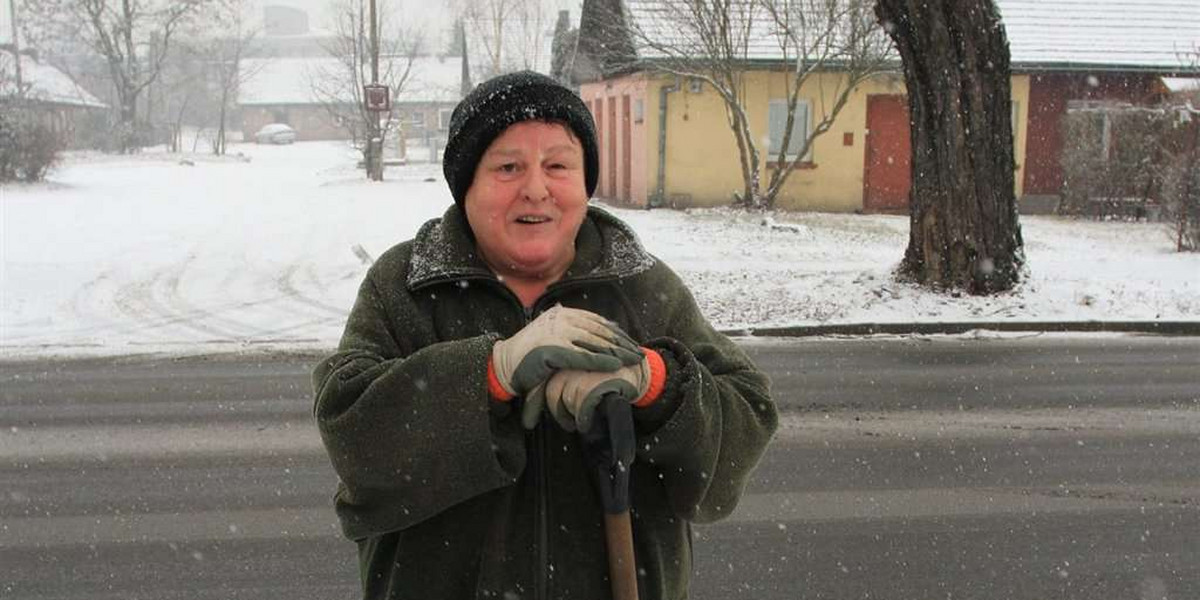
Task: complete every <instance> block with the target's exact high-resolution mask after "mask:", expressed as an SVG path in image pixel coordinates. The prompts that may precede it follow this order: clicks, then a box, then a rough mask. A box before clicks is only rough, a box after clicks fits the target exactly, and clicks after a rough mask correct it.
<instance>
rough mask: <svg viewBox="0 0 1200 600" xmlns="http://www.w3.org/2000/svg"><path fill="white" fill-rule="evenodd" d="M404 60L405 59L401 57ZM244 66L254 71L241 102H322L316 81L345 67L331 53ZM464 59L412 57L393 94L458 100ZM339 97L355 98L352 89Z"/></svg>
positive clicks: (403, 99) (405, 98) (404, 99)
mask: <svg viewBox="0 0 1200 600" xmlns="http://www.w3.org/2000/svg"><path fill="white" fill-rule="evenodd" d="M401 60H402V59H401ZM244 65H245V66H244V68H245V69H246V70H247V71H248V72H249V73H251V75H250V76H249V79H248V80H247V81H246V82H245V83H243V84H242V85H241V86H240V89H239V93H238V104H241V105H244V106H249V105H264V104H269V105H278V104H320V102H321V101H320V100H319V96H318V94H316V93H314V92H313V87H314V85H318V86H319V85H320V83H321V81H322V80H328V78H329V77H330V74H333V73H338V72H340V70H341V69H342V68H343V67H342V65H341V63H340V62H339V60H338V59H336V58H332V57H303V58H298V57H286V58H250V59H245V61H244ZM461 69H462V59H461V58H459V57H456V56H450V57H436V56H421V57H417V58H416V59H414V60H413V64H412V71H411V73H410V74H409V79H408V82H407V83H406V84H405V86H404V89H403V90H401V92H400V94H399V95H397V96H396V97H394V98H392V101H393V102H395V103H397V104H402V103H453V102H458V100H459V92H460V85H459V80H460V77H461ZM340 98H341V99H342V100H343V101H344V102H353V101H354V100H353V99H354V95H353V94H352V93H351V90H345V92H344V94H343V95H340Z"/></svg>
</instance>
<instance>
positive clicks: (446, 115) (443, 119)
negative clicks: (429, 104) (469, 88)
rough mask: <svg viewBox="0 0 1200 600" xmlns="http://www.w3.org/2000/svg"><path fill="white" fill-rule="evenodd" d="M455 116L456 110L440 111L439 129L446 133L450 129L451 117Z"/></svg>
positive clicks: (444, 109) (445, 109)
mask: <svg viewBox="0 0 1200 600" xmlns="http://www.w3.org/2000/svg"><path fill="white" fill-rule="evenodd" d="M453 114H454V110H453V109H450V108H439V109H438V129H440V130H442V131H445V130H447V129H450V116H451V115H453Z"/></svg>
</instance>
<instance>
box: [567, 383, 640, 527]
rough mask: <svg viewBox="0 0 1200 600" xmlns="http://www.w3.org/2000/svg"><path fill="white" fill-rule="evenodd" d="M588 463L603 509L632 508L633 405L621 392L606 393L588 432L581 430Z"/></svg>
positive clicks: (614, 511) (611, 510) (634, 442)
mask: <svg viewBox="0 0 1200 600" xmlns="http://www.w3.org/2000/svg"><path fill="white" fill-rule="evenodd" d="M580 437H581V438H582V439H583V452H584V457H585V459H586V460H587V463H588V466H589V467H590V468H591V470H592V473H593V476H594V477H595V481H596V485H597V486H598V487H599V488H600V499H601V502H603V504H604V512H606V513H608V514H610V515H616V514H621V513H623V512H626V511H628V510H629V469H630V467H631V466H632V465H633V457H634V454H635V453H636V451H637V438H636V436H635V434H634V431H633V407H631V406H630V405H629V401H628V400H626V399H625V398H623V397H622V396H621V395H619V394H607V395H605V396H604V398H603V399H602V400H601V401H600V405H599V406H597V407H596V416H595V417H594V418H593V420H592V427H591V429H589V430H588V432H587V433H580Z"/></svg>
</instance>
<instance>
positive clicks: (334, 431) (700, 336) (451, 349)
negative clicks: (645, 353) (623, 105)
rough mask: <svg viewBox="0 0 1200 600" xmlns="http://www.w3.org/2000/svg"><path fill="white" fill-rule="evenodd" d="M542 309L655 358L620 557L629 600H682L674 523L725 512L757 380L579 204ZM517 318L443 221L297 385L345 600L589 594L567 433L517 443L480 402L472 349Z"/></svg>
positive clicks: (392, 254) (740, 468)
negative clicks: (334, 479)
mask: <svg viewBox="0 0 1200 600" xmlns="http://www.w3.org/2000/svg"><path fill="white" fill-rule="evenodd" d="M555 304H563V305H564V306H571V307H575V308H582V309H586V310H591V311H593V312H596V313H599V314H601V315H604V316H606V317H608V318H609V319H612V320H613V321H616V322H617V323H618V324H620V326H621V327H622V328H623V329H624V330H625V331H626V332H628V333H629V334H630V335H631V336H633V337H634V339H636V340H638V342H639V343H641V344H642V345H645V346H647V347H651V348H654V349H656V350H658V351H659V353H660V354H661V355H662V356H663V358H664V361H665V363H666V365H667V372H668V379H667V385H666V389H665V390H664V392H663V394H662V396H661V397H660V398H659V400H658V401H657V402H655V403H654V404H653V405H651V406H649V407H646V408H638V409H634V418H635V422H636V425H637V432H638V456H637V460H636V461H635V463H634V465H633V467H632V470H631V482H630V488H631V493H632V513H633V525H634V540H635V552H636V555H637V562H638V568H639V590H640V594H641V597H642V598H644V599H647V600H654V599H658V598H686V597H687V581H688V574H689V573H690V570H691V537H690V536H691V523H692V522H705V521H712V520H715V519H719V518H721V517H723V516H725V515H728V514H729V513H730V512H732V511H733V509H734V507H735V506H736V505H737V501H738V498H739V496H740V495H741V492H742V489H743V488H744V486H745V483H746V480H747V478H748V476H749V475H750V473H751V471H752V470H753V468H754V466H755V465H756V464H757V462H758V460H759V458H760V457H761V456H762V453H763V451H764V450H765V448H766V444H767V442H768V440H769V439H770V437H771V435H772V434H773V433H774V430H775V427H776V419H777V416H776V412H775V406H774V403H773V402H772V401H771V399H770V396H769V392H768V382H767V379H766V377H765V376H764V375H763V374H762V373H761V372H759V371H758V370H757V369H756V368H755V367H754V365H753V364H752V363H751V362H750V360H749V359H748V358H747V357H746V355H745V354H744V353H743V352H742V351H741V350H740V349H739V348H738V347H737V346H736V345H734V344H733V343H732V342H731V341H730V340H729V339H728V338H726V337H725V336H723V335H721V334H720V333H718V332H716V331H715V330H714V329H713V328H712V327H711V326H710V325H709V323H708V322H707V320H705V319H704V317H703V316H702V315H701V314H700V312H699V310H698V309H697V307H696V303H695V301H694V299H693V298H692V295H691V293H690V292H689V291H688V290H687V288H686V287H685V286H684V285H683V283H682V281H680V279H679V277H678V276H677V275H676V274H675V273H674V272H673V271H671V270H670V269H669V268H668V267H667V266H666V265H665V264H663V263H662V262H661V261H659V260H656V259H655V258H654V257H652V256H651V255H649V254H648V253H646V252H645V250H643V249H642V246H641V244H640V243H639V242H638V241H637V238H636V236H635V235H634V234H633V232H632V231H631V230H630V229H629V228H628V226H626V225H625V224H624V223H622V222H621V221H620V220H618V219H617V218H616V217H614V216H612V215H611V214H609V213H607V212H605V211H603V210H600V209H598V208H595V207H592V208H589V211H588V216H587V218H586V219H585V221H584V224H583V226H582V227H581V229H580V232H579V235H578V237H577V239H576V258H575V261H574V263H573V264H572V265H571V267H570V269H569V270H568V271H567V273H566V275H565V276H564V277H563V278H562V279H561V280H560V281H558V282H556V283H555V284H553V285H551V286H550V287H549V288H548V289H547V291H546V293H545V294H544V295H543V297H542V298H541V299H539V300H538V303H537V304H536V305H535V306H534V310H533V314H534V315H536V314H537V313H539V312H541V311H542V310H545V309H546V308H549V307H551V306H553V305H555ZM530 318H531V316H528V315H527V314H526V311H525V309H524V307H523V306H522V305H521V303H520V301H519V300H518V299H517V297H516V296H515V295H514V294H513V293H512V292H511V291H509V290H508V288H506V287H505V286H504V285H503V283H502V282H500V281H499V280H498V279H497V278H496V276H495V275H494V274H492V273H491V271H490V270H489V269H488V268H487V267H486V265H485V264H484V263H483V261H482V260H481V259H480V258H479V256H478V255H477V254H476V250H475V246H474V243H473V238H472V237H471V234H470V231H469V228H468V226H467V224H466V222H465V219H464V218H463V216H462V214H461V213H460V212H459V210H458V209H457V207H451V208H450V209H449V210H448V211H447V212H446V214H445V215H444V216H443V217H442V218H441V219H437V220H433V221H430V222H429V223H427V224H426V225H425V226H423V227H422V228H421V230H420V232H418V234H417V236H416V237H415V238H414V239H413V240H411V241H408V242H404V243H402V244H399V245H397V246H396V247H394V248H392V249H391V250H389V251H388V252H386V253H385V254H384V255H383V256H382V257H380V259H379V261H377V262H376V263H375V264H374V265H373V266H372V268H371V269H370V271H369V272H368V274H367V276H366V278H365V280H364V281H363V283H362V286H361V288H360V289H359V294H358V298H357V300H356V302H355V305H354V308H353V309H352V311H351V313H350V316H349V319H348V321H347V324H346V330H345V333H344V334H343V336H342V340H341V343H340V345H339V349H338V351H337V353H335V354H334V355H333V356H330V357H329V358H327V359H325V360H324V361H322V362H321V363H320V364H318V365H317V367H316V369H315V371H314V373H313V382H314V387H315V391H316V401H315V406H314V412H315V415H316V419H317V423H318V426H319V429H320V432H321V437H322V440H323V441H324V443H325V447H326V450H327V452H328V454H329V457H330V460H331V462H332V463H333V466H334V469H335V471H336V472H337V474H338V477H339V484H338V492H337V497H336V505H337V513H338V517H339V519H340V520H341V523H342V528H343V532H344V533H345V535H346V536H347V537H349V538H350V539H353V540H355V541H357V542H358V544H359V559H360V567H361V575H362V578H363V590H364V597H366V598H489V597H505V594H516V595H517V596H518V597H522V598H526V597H541V598H606V597H608V594H609V591H608V590H609V584H608V581H607V564H606V559H605V547H604V531H603V519H602V515H603V511H602V508H601V506H600V503H599V497H598V494H597V493H596V491H595V489H594V488H593V487H592V486H593V484H592V482H591V481H590V476H589V471H588V469H587V468H586V467H585V463H584V461H583V458H582V454H581V451H580V446H579V443H578V440H577V438H576V436H575V435H574V434H569V433H567V432H564V431H562V430H561V429H559V428H558V427H557V426H556V425H554V423H553V419H549V418H543V420H542V424H541V425H540V426H539V427H538V428H536V429H535V430H533V431H532V432H526V431H525V430H523V429H522V428H521V424H520V415H519V411H515V410H512V407H510V406H509V405H507V404H502V403H498V402H494V401H491V400H490V399H489V396H488V392H487V374H486V369H487V360H488V357H489V355H490V352H491V347H492V344H493V343H494V342H495V341H496V340H497V339H501V338H506V337H508V336H511V335H512V334H514V333H515V332H517V331H518V330H520V329H521V328H522V327H523V326H524V325H525V324H526V323H527V322H528V320H529V319H530Z"/></svg>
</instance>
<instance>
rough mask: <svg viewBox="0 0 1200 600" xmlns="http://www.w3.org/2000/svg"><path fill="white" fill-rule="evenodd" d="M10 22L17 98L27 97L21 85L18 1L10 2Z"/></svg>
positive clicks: (9, 0)
mask: <svg viewBox="0 0 1200 600" xmlns="http://www.w3.org/2000/svg"><path fill="white" fill-rule="evenodd" d="M8 22H9V25H11V26H12V53H13V63H14V64H15V65H16V68H15V70H16V73H15V74H16V77H17V97H18V98H20V97H22V96H24V95H25V91H24V89H23V87H22V85H21V43H20V42H19V41H17V0H8Z"/></svg>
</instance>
